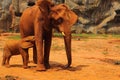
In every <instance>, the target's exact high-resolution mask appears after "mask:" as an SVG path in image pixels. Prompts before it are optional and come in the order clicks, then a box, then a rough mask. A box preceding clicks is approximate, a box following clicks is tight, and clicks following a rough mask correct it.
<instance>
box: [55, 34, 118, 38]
mask: <svg viewBox="0 0 120 80" xmlns="http://www.w3.org/2000/svg"><path fill="white" fill-rule="evenodd" d="M53 36H54V37H63V36H62V34H61V33H54V34H53ZM76 37H77V38H78V37H80V38H81V39H88V38H90V39H99V38H103V39H106V38H120V35H118V34H72V38H76Z"/></svg>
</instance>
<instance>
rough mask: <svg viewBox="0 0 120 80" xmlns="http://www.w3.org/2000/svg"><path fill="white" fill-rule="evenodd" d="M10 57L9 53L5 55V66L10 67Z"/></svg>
mask: <svg viewBox="0 0 120 80" xmlns="http://www.w3.org/2000/svg"><path fill="white" fill-rule="evenodd" d="M10 58H11V55H9V56H7V59H6V67H10V65H9V61H10Z"/></svg>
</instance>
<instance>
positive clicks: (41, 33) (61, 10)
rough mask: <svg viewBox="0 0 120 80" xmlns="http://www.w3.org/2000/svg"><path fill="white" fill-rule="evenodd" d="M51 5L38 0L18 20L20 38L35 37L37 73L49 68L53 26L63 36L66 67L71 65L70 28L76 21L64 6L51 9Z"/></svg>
mask: <svg viewBox="0 0 120 80" xmlns="http://www.w3.org/2000/svg"><path fill="white" fill-rule="evenodd" d="M51 5H52V4H51V3H50V2H49V1H48V0H38V1H37V2H36V5H34V6H33V7H31V8H28V9H26V10H25V11H24V12H23V14H22V16H21V19H20V33H21V37H22V38H24V37H27V36H30V35H34V36H35V45H36V46H35V47H34V48H33V60H34V62H35V63H37V68H36V70H39V71H43V70H46V68H49V67H50V65H49V53H50V46H51V37H52V28H53V26H54V27H55V28H57V29H58V30H59V31H61V32H62V33H64V34H65V36H64V39H65V45H66V53H67V58H68V65H67V66H66V67H69V66H70V65H71V33H70V28H71V26H72V25H73V24H74V23H75V21H76V20H77V16H76V15H75V14H74V13H73V12H72V11H70V10H69V9H68V7H67V6H66V5H64V4H61V5H56V6H54V7H53V8H52V9H51ZM50 9H51V10H50ZM43 40H44V41H43ZM43 43H44V45H43ZM43 47H44V48H43ZM43 49H44V51H43ZM43 52H44V55H43ZM26 56H28V55H26Z"/></svg>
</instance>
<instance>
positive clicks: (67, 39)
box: [64, 34, 72, 68]
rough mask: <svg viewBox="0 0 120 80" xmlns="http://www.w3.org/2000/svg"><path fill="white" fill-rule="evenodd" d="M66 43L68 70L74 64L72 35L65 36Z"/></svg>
mask: <svg viewBox="0 0 120 80" xmlns="http://www.w3.org/2000/svg"><path fill="white" fill-rule="evenodd" d="M64 42H65V49H66V55H67V60H68V64H67V65H66V66H65V67H66V68H68V67H70V65H71V63H72V58H71V56H72V54H71V34H68V35H67V34H65V36H64Z"/></svg>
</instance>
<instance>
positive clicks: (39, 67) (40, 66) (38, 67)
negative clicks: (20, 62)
mask: <svg viewBox="0 0 120 80" xmlns="http://www.w3.org/2000/svg"><path fill="white" fill-rule="evenodd" d="M36 71H46V68H45V66H44V65H37V67H36Z"/></svg>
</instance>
